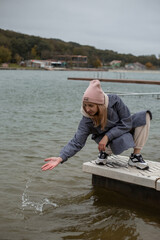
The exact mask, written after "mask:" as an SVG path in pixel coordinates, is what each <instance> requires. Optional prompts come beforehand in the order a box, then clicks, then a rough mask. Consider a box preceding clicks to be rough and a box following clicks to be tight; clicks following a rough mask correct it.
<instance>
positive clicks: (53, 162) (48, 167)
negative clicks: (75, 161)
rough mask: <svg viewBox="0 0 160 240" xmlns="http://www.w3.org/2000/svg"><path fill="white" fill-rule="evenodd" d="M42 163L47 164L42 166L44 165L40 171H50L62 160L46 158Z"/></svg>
mask: <svg viewBox="0 0 160 240" xmlns="http://www.w3.org/2000/svg"><path fill="white" fill-rule="evenodd" d="M44 161H45V162H47V163H46V164H44V165H43V166H42V167H41V169H42V171H46V170H52V169H53V168H55V167H56V166H57V165H58V164H59V163H61V162H62V158H60V157H50V158H46V159H45V160H44Z"/></svg>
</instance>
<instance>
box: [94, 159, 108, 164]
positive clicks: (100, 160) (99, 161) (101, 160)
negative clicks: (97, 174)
mask: <svg viewBox="0 0 160 240" xmlns="http://www.w3.org/2000/svg"><path fill="white" fill-rule="evenodd" d="M95 163H96V164H98V165H106V163H107V159H99V158H97V159H96V160H95Z"/></svg>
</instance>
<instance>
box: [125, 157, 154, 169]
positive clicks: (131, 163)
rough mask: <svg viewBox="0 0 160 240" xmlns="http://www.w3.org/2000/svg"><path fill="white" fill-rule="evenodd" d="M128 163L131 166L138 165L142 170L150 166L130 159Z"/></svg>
mask: <svg viewBox="0 0 160 240" xmlns="http://www.w3.org/2000/svg"><path fill="white" fill-rule="evenodd" d="M128 165H129V166H131V167H136V168H138V169H141V170H147V169H148V168H149V166H148V164H147V163H139V162H136V163H134V162H132V161H131V160H130V159H129V161H128Z"/></svg>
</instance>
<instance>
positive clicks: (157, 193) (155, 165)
mask: <svg viewBox="0 0 160 240" xmlns="http://www.w3.org/2000/svg"><path fill="white" fill-rule="evenodd" d="M146 162H148V165H149V169H148V170H139V169H137V168H135V167H130V166H128V157H125V156H120V155H119V156H115V157H112V158H111V157H110V158H109V159H108V165H107V166H101V165H97V164H96V163H95V161H91V162H86V163H84V164H83V171H84V172H86V173H91V174H92V184H93V185H94V186H101V187H104V188H107V189H109V190H113V191H116V192H119V193H122V194H123V195H125V196H127V198H128V197H130V198H131V199H132V200H135V201H138V202H143V203H145V204H147V205H152V206H153V207H155V206H156V207H157V208H159V209H160V162H152V161H146Z"/></svg>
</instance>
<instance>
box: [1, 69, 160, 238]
mask: <svg viewBox="0 0 160 240" xmlns="http://www.w3.org/2000/svg"><path fill="white" fill-rule="evenodd" d="M68 77H91V78H92V77H93V78H94V77H100V78H109V77H112V78H129V79H131V78H132V79H145V80H160V73H156V72H155V73H145V72H144V73H136V72H121V73H120V72H76V71H75V72H74V71H72V72H71V71H21V70H19V71H18V70H17V71H3V70H2V71H0V108H1V110H0V113H1V117H0V139H1V144H0V148H1V150H0V160H1V168H0V176H1V181H0V195H1V197H0V206H1V207H0V239H1V240H33V239H34V240H61V239H63V240H69V239H72V240H73V239H75V240H76V239H83V240H106V239H109V240H110V239H111V240H141V239H142V240H150V239H152V240H159V239H160V213H159V212H157V211H154V210H153V209H149V208H147V207H144V206H143V205H138V204H135V203H132V202H129V201H128V199H126V198H124V197H123V196H122V195H120V194H117V193H114V192H111V191H107V190H105V189H103V188H94V187H93V186H92V184H91V175H90V174H86V173H84V172H82V164H83V162H86V161H89V160H93V159H95V158H96V157H97V153H98V150H97V146H96V144H95V143H94V142H93V141H91V139H90V138H89V139H88V141H87V144H86V146H85V147H84V149H82V151H80V152H79V153H78V154H77V155H75V156H74V157H72V158H71V159H69V160H68V162H66V163H64V164H62V165H61V164H60V165H59V166H58V167H57V168H55V169H54V170H52V171H47V172H42V171H41V166H42V165H43V163H44V159H45V158H47V157H50V156H57V155H58V154H59V151H60V150H61V148H62V147H63V146H64V145H65V144H66V143H67V141H68V140H70V139H71V138H72V136H73V134H74V133H75V131H76V129H77V125H78V123H79V121H80V119H81V113H80V107H81V98H82V95H83V92H84V91H85V89H86V88H87V86H88V82H86V81H84V82H83V81H69V80H67V78H68ZM102 88H103V90H104V91H105V92H126V93H128V92H139V93H142V92H146V93H149V92H150V93H151V92H160V86H158V85H157V86H156V85H137V84H120V83H102ZM122 99H123V101H124V102H125V103H126V104H127V105H128V107H129V108H130V110H131V112H132V113H134V112H138V111H141V110H143V109H150V110H151V111H152V114H153V120H152V122H151V129H150V136H149V139H148V142H147V144H146V146H145V147H144V149H143V151H142V153H143V156H144V158H145V159H149V160H153V161H158V162H160V148H159V141H160V130H159V127H160V124H159V123H160V121H159V119H160V99H157V96H152V95H147V96H122ZM130 152H131V151H127V152H126V153H124V154H125V155H126V154H127V155H129V154H130Z"/></svg>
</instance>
